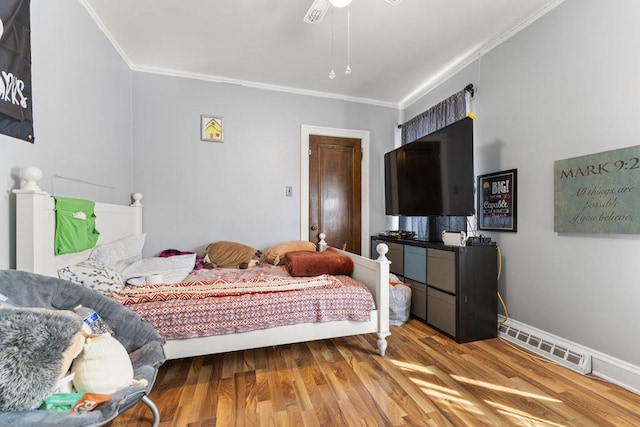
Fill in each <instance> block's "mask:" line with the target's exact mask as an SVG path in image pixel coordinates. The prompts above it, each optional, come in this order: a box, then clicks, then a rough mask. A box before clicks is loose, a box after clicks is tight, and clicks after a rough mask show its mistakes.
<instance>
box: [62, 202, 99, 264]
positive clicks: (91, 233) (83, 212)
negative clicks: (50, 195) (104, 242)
mask: <svg viewBox="0 0 640 427" xmlns="http://www.w3.org/2000/svg"><path fill="white" fill-rule="evenodd" d="M54 199H55V201H56V207H55V211H56V235H55V249H54V250H55V254H56V255H61V254H66V253H72V252H80V251H83V250H85V249H89V248H92V247H94V246H95V245H96V242H97V241H98V237H100V232H99V231H98V230H96V215H95V213H94V212H93V208H94V207H95V202H92V201H90V200H81V199H70V198H67V197H54Z"/></svg>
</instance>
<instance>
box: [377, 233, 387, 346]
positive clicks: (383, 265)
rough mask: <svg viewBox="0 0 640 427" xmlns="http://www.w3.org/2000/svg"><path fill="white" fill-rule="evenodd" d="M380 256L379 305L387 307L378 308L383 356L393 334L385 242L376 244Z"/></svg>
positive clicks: (379, 341)
mask: <svg viewBox="0 0 640 427" xmlns="http://www.w3.org/2000/svg"><path fill="white" fill-rule="evenodd" d="M376 251H377V252H378V254H379V256H378V258H377V260H376V261H378V262H379V263H380V272H379V274H380V277H379V280H378V281H379V283H380V291H379V292H380V294H379V295H378V307H386V310H385V309H378V352H379V353H380V355H381V356H384V353H385V352H386V351H387V337H388V336H389V335H391V332H390V331H389V265H390V264H391V261H389V260H388V259H387V252H389V247H388V246H387V245H386V244H384V243H379V244H378V246H376Z"/></svg>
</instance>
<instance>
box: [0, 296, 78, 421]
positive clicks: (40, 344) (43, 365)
mask: <svg viewBox="0 0 640 427" xmlns="http://www.w3.org/2000/svg"><path fill="white" fill-rule="evenodd" d="M81 331H82V319H80V317H79V316H77V315H76V314H75V313H73V312H71V311H63V310H47V309H24V308H19V309H0V411H21V410H26V409H35V408H37V407H38V406H39V405H40V403H41V402H42V401H43V399H44V398H45V397H47V396H49V395H50V394H52V393H53V392H54V390H55V389H56V387H57V386H58V382H59V380H60V379H61V378H63V377H64V376H65V375H66V374H67V371H68V370H69V366H70V365H71V361H72V360H73V359H74V357H76V355H77V354H78V352H79V349H81V348H82V344H83V343H84V336H83V335H82V332H81Z"/></svg>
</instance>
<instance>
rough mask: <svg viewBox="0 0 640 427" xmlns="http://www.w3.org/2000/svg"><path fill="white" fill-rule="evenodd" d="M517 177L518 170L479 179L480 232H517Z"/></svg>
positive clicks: (488, 175)
mask: <svg viewBox="0 0 640 427" xmlns="http://www.w3.org/2000/svg"><path fill="white" fill-rule="evenodd" d="M517 177H518V170H517V169H511V170H507V171H502V172H496V173H490V174H486V175H480V176H479V177H478V228H479V229H480V230H495V231H517V219H518V218H517V211H516V208H517V200H516V190H517V188H516V185H517Z"/></svg>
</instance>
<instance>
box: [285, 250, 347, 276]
mask: <svg viewBox="0 0 640 427" xmlns="http://www.w3.org/2000/svg"><path fill="white" fill-rule="evenodd" d="M285 266H286V268H287V271H288V272H289V274H291V275H292V276H294V277H306V276H319V275H321V274H331V275H335V276H337V275H344V276H350V275H351V274H353V261H352V260H351V258H349V257H348V256H346V255H343V254H341V253H340V252H338V251H336V250H332V249H331V248H329V249H327V250H326V251H325V252H308V251H298V252H288V253H287V257H286V258H285Z"/></svg>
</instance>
